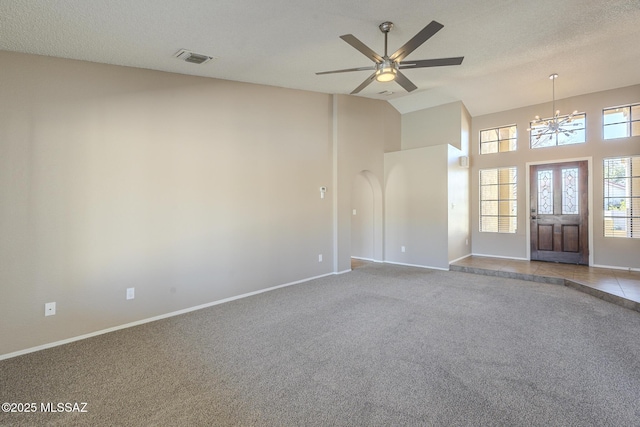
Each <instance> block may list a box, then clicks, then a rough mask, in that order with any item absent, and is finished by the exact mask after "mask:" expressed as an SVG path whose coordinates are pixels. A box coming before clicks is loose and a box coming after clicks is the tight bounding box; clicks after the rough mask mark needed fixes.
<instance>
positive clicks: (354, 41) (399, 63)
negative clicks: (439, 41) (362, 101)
mask: <svg viewBox="0 0 640 427" xmlns="http://www.w3.org/2000/svg"><path fill="white" fill-rule="evenodd" d="M443 27H444V26H443V25H442V24H440V23H439V22H436V21H431V22H430V23H429V25H427V26H426V27H424V28H423V29H422V30H421V31H420V32H418V34H416V35H415V36H414V37H413V38H412V39H411V40H409V41H408V42H406V43H405V44H404V45H403V46H402V47H401V48H400V49H398V50H396V51H395V52H394V53H393V54H392V55H391V56H389V55H388V53H387V35H388V34H389V31H391V29H392V28H393V23H392V22H389V21H385V22H383V23H382V24H380V25H379V28H380V31H382V33H384V56H380V55H378V54H377V53H376V52H374V51H373V50H372V49H370V48H369V47H368V46H367V45H365V44H364V43H362V42H361V41H360V40H358V38H356V37H355V36H354V35H353V34H345V35H343V36H340V38H341V39H342V40H344V41H345V42H347V43H349V44H350V45H351V46H352V47H354V48H355V49H357V50H358V51H359V52H360V53H362V54H363V55H364V56H366V57H367V58H369V59H371V60H372V61H373V62H374V63H375V64H374V65H373V66H369V67H359V68H348V69H344V70H333V71H322V72H319V73H316V74H317V75H321V74H335V73H347V72H351V71H366V70H370V71H373V74H372V75H370V76H369V77H368V78H367V79H366V80H365V81H364V82H362V83H361V84H360V86H358V87H357V88H355V89H354V90H353V91H352V92H351V94H356V93H359V92H360V91H361V90H362V89H364V88H365V87H367V86H368V85H369V84H371V83H372V82H373V81H374V80H376V81H379V82H391V81H396V82H397V83H398V84H399V85H400V86H402V87H403V88H404V89H405V90H406V91H407V92H411V91H414V90H416V89H417V88H418V87H417V86H416V85H414V84H413V83H412V82H411V80H409V79H408V78H407V77H406V76H405V75H404V74H403V73H402V72H400V70H401V69H409V68H411V69H413V68H427V67H444V66H447V65H460V64H461V63H462V60H463V59H464V57H463V56H459V57H455V58H438V59H423V60H417V61H405V62H403V59H404V58H406V57H407V56H408V55H409V54H410V53H411V52H413V51H414V50H416V49H417V48H418V47H420V46H421V45H422V43H424V42H426V41H427V40H428V39H430V38H431V37H432V36H433V35H434V34H435V33H437V32H438V31H440V30H441V29H442V28H443Z"/></svg>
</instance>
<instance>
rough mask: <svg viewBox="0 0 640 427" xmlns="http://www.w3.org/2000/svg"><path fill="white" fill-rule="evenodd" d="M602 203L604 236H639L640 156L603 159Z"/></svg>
mask: <svg viewBox="0 0 640 427" xmlns="http://www.w3.org/2000/svg"><path fill="white" fill-rule="evenodd" d="M603 202H604V203H603V208H604V235H605V237H627V238H640V156H633V157H618V158H610V159H605V160H604V198H603ZM634 226H635V230H634Z"/></svg>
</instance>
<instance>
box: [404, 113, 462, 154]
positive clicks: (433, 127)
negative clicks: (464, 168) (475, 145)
mask: <svg viewBox="0 0 640 427" xmlns="http://www.w3.org/2000/svg"><path fill="white" fill-rule="evenodd" d="M463 112H466V108H465V107H464V105H463V104H462V102H460V101H457V102H451V103H449V104H444V105H439V106H437V107H433V108H427V109H424V110H418V111H414V112H411V113H406V114H403V115H402V149H403V150H411V149H413V148H421V147H429V146H433V145H441V144H449V145H452V146H453V147H456V148H458V149H463V147H462V145H461V143H462V140H463V137H462V135H461V129H462V120H463ZM467 114H468V113H467Z"/></svg>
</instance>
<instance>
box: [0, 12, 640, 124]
mask: <svg viewBox="0 0 640 427" xmlns="http://www.w3.org/2000/svg"><path fill="white" fill-rule="evenodd" d="M386 20H389V21H392V22H393V23H394V24H395V28H394V29H393V30H392V32H391V33H389V52H393V51H395V50H396V49H397V48H398V47H400V46H401V45H402V44H404V43H405V42H406V41H407V40H409V39H410V38H411V37H413V35H414V34H415V33H417V32H418V31H419V30H421V29H422V28H423V27H424V26H425V25H427V24H428V23H429V22H430V21H431V20H436V21H438V22H440V23H442V24H443V25H444V28H443V29H442V30H441V31H440V32H438V33H437V34H436V35H435V36H434V37H432V38H431V39H430V40H428V41H427V42H426V43H425V44H423V45H422V46H421V47H419V48H418V49H417V50H416V51H414V52H413V53H412V54H411V55H409V56H408V58H407V59H409V60H410V59H429V58H439V57H451V56H464V57H465V59H464V62H463V63H462V65H460V66H453V67H442V68H426V69H416V70H407V71H406V72H405V75H406V76H407V77H408V78H409V79H411V80H412V81H413V82H414V83H415V84H416V85H417V86H418V89H417V90H416V91H414V92H412V93H411V94H407V93H406V92H404V90H402V89H401V88H400V86H398V85H397V84H396V83H394V82H392V83H379V82H374V83H372V84H371V85H369V86H368V87H367V88H366V89H365V90H363V91H362V92H361V93H360V95H359V96H365V97H370V98H377V99H387V100H389V102H391V104H393V105H394V106H395V107H396V108H397V109H398V110H399V111H400V112H401V113H405V112H410V111H414V110H418V109H422V108H428V107H432V106H435V105H439V104H443V103H447V102H452V101H457V100H461V101H462V102H463V103H464V104H465V105H466V106H467V108H468V109H469V111H470V113H471V114H472V115H473V116H477V115H481V114H487V113H492V112H497V111H503V110H507V109H512V108H517V107H521V106H525V105H533V104H538V103H542V102H547V101H550V97H551V93H550V92H551V86H550V83H549V80H548V75H549V74H551V73H552V72H555V73H558V74H559V75H560V78H559V79H558V81H557V83H556V98H558V99H560V98H565V97H568V96H574V95H580V94H584V93H590V92H596V91H600V90H606V89H612V88H617V87H623V86H629V85H634V84H638V83H640V72H639V71H638V70H640V25H639V23H640V1H639V0H607V1H603V0H580V1H577V0H560V1H558V0H538V1H535V2H525V1H522V0H512V1H506V0H448V1H442V0H440V1H437V0H395V1H388V0H387V1H382V0H323V1H318V0H296V1H287V0H271V1H258V0H190V1H185V2H177V1H175V0H109V1H104V0H100V1H99V0H84V1H78V0H0V50H8V51H17V52H26V53H34V54H40V55H49V56H56V57H62V58H73V59H80V60H86V61H93V62H101V63H107V64H117V65H125V66H130V67H139V68H148V69H153V70H162V71H168V72H173V73H181V74H191V75H197V76H205V77H214V78H220V79H227V80H236V81H243V82H251V83H259V84H265V85H271V86H280V87H287V88H295V89H303V90H311V91H316V92H324V93H339V94H347V93H349V92H351V90H353V89H354V88H355V87H356V86H358V85H359V84H360V83H361V82H362V81H363V80H364V79H365V78H366V77H368V75H369V74H370V73H369V72H367V71H360V72H353V73H342V74H331V75H323V76H317V75H315V72H317V71H326V70H333V69H341V68H352V67H364V66H368V65H370V64H372V63H371V62H370V60H369V59H367V58H366V57H365V56H364V55H362V54H361V53H359V52H358V51H356V50H355V49H354V48H352V47H351V46H349V45H348V44H347V43H345V42H344V41H342V40H341V39H340V38H339V36H340V35H343V34H353V35H355V36H356V37H357V38H359V39H360V40H361V41H362V42H364V43H365V44H366V45H368V46H369V47H370V48H372V49H373V50H375V51H377V52H379V53H381V52H383V50H384V36H383V35H382V33H381V32H380V30H379V29H378V25H379V24H380V23H381V22H383V21H386ZM182 48H185V49H190V50H193V51H195V52H198V53H203V54H207V55H211V56H216V57H218V59H216V60H215V61H211V62H209V63H207V64H204V65H194V64H189V63H185V62H181V61H179V60H177V59H175V58H174V57H173V55H174V54H175V53H176V52H177V51H178V50H179V49H182ZM1 65H2V64H0V76H1V69H2V67H1ZM382 91H392V92H393V94H391V95H380V94H379V92H382Z"/></svg>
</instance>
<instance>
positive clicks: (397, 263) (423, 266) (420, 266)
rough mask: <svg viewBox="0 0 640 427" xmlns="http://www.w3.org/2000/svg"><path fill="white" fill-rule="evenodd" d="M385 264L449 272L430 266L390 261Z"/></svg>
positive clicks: (445, 269) (446, 269)
mask: <svg viewBox="0 0 640 427" xmlns="http://www.w3.org/2000/svg"><path fill="white" fill-rule="evenodd" d="M385 264H393V265H403V266H405V267H418V268H428V269H430V270H442V271H449V268H443V267H433V266H430V265H417V264H406V263H402V262H392V261H385Z"/></svg>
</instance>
